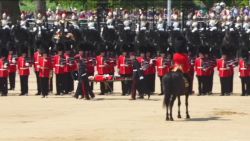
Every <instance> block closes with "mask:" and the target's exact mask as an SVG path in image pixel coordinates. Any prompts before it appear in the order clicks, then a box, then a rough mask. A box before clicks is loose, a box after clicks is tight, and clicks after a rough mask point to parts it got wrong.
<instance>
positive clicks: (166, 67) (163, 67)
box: [156, 49, 172, 95]
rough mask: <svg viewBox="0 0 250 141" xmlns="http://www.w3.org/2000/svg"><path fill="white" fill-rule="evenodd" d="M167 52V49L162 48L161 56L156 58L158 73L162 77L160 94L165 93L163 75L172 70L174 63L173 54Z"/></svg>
mask: <svg viewBox="0 0 250 141" xmlns="http://www.w3.org/2000/svg"><path fill="white" fill-rule="evenodd" d="M167 52H168V51H167V50H165V49H161V50H160V56H159V57H158V58H157V60H156V68H157V75H158V77H159V78H160V83H161V93H160V95H163V87H162V77H163V76H164V75H166V74H168V73H169V72H170V69H171V65H172V61H171V60H172V59H171V54H170V53H167ZM166 55H167V56H166Z"/></svg>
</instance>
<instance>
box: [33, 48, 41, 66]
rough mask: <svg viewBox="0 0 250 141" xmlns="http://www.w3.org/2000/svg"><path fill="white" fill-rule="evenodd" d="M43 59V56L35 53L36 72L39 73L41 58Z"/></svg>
mask: <svg viewBox="0 0 250 141" xmlns="http://www.w3.org/2000/svg"><path fill="white" fill-rule="evenodd" d="M40 57H41V54H40V53H39V52H38V51H36V52H35V53H34V69H35V71H39V58H40Z"/></svg>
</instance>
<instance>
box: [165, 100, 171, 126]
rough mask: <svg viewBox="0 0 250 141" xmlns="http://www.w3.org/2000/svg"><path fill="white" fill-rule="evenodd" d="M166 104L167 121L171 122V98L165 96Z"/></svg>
mask: <svg viewBox="0 0 250 141" xmlns="http://www.w3.org/2000/svg"><path fill="white" fill-rule="evenodd" d="M164 98H165V99H164V102H165V105H166V120H167V121H168V120H169V112H168V110H169V101H170V97H169V96H165V97H164Z"/></svg>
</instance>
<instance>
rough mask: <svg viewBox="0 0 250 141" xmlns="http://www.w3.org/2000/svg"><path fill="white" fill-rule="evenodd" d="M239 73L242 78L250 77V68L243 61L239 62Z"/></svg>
mask: <svg viewBox="0 0 250 141" xmlns="http://www.w3.org/2000/svg"><path fill="white" fill-rule="evenodd" d="M239 72H240V77H249V76H250V67H248V65H247V64H246V62H245V61H244V60H243V59H240V60H239Z"/></svg>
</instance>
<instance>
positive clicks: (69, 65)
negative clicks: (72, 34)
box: [64, 42, 75, 94]
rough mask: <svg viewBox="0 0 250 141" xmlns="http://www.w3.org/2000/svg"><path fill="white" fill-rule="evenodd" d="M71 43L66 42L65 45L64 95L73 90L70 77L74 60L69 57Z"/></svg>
mask: <svg viewBox="0 0 250 141" xmlns="http://www.w3.org/2000/svg"><path fill="white" fill-rule="evenodd" d="M71 46H72V45H71V43H70V42H67V43H66V45H65V53H64V58H65V59H66V65H65V66H64V75H65V84H64V87H65V93H66V94H68V93H70V92H72V91H73V90H74V79H73V76H72V72H73V68H74V63H75V61H74V58H73V57H72V55H71Z"/></svg>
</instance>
